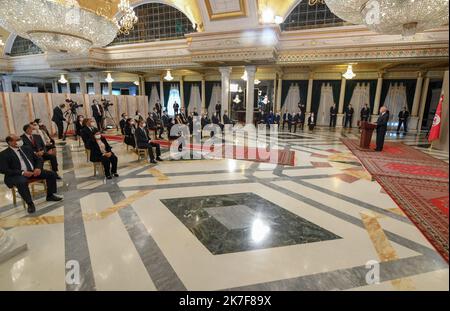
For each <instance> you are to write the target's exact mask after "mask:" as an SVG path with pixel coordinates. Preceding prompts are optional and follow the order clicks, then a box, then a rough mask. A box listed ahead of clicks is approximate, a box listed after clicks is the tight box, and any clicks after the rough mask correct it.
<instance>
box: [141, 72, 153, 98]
mask: <svg viewBox="0 0 450 311" xmlns="http://www.w3.org/2000/svg"><path fill="white" fill-rule="evenodd" d="M139 95H141V96H145V95H147V94H145V77H144V76H139ZM149 95H150V94H149Z"/></svg>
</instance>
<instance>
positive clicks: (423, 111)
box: [417, 77, 430, 132]
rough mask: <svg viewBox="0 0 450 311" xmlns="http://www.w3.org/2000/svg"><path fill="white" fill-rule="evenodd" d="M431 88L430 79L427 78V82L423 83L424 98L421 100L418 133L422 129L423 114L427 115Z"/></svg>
mask: <svg viewBox="0 0 450 311" xmlns="http://www.w3.org/2000/svg"><path fill="white" fill-rule="evenodd" d="M429 86H430V78H429V77H425V80H424V81H423V87H422V96H421V100H420V112H419V123H418V126H417V131H419V132H420V131H421V129H422V122H423V114H424V113H425V106H426V104H427V97H428V88H429Z"/></svg>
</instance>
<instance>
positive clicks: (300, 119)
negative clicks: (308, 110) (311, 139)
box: [293, 110, 305, 133]
mask: <svg viewBox="0 0 450 311" xmlns="http://www.w3.org/2000/svg"><path fill="white" fill-rule="evenodd" d="M293 121H294V124H295V126H294V133H297V125H299V126H300V129H301V130H302V131H303V129H304V126H305V115H304V114H303V112H302V111H301V110H300V111H299V112H298V113H297V114H296V115H295V116H294V120H293Z"/></svg>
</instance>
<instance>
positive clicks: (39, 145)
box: [20, 134, 47, 152]
mask: <svg viewBox="0 0 450 311" xmlns="http://www.w3.org/2000/svg"><path fill="white" fill-rule="evenodd" d="M32 136H33V139H34V143H33V142H32V141H31V140H30V139H29V138H28V136H27V135H25V134H23V135H22V136H20V137H21V138H22V141H23V144H24V146H28V147H30V148H31V149H32V150H33V151H34V152H38V151H45V152H46V151H47V150H46V149H47V148H46V147H45V142H44V141H43V140H42V137H41V136H39V135H34V134H33V135H32Z"/></svg>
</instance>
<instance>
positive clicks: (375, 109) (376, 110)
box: [372, 72, 383, 122]
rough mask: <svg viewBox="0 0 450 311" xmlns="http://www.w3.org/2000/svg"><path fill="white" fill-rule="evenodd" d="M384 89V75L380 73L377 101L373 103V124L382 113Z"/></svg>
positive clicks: (376, 93) (376, 92) (376, 94)
mask: <svg viewBox="0 0 450 311" xmlns="http://www.w3.org/2000/svg"><path fill="white" fill-rule="evenodd" d="M382 89H383V73H382V72H379V73H378V80H377V89H376V91H375V101H374V103H373V111H372V122H374V121H376V119H377V118H378V114H379V111H380V102H381V90H382Z"/></svg>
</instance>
